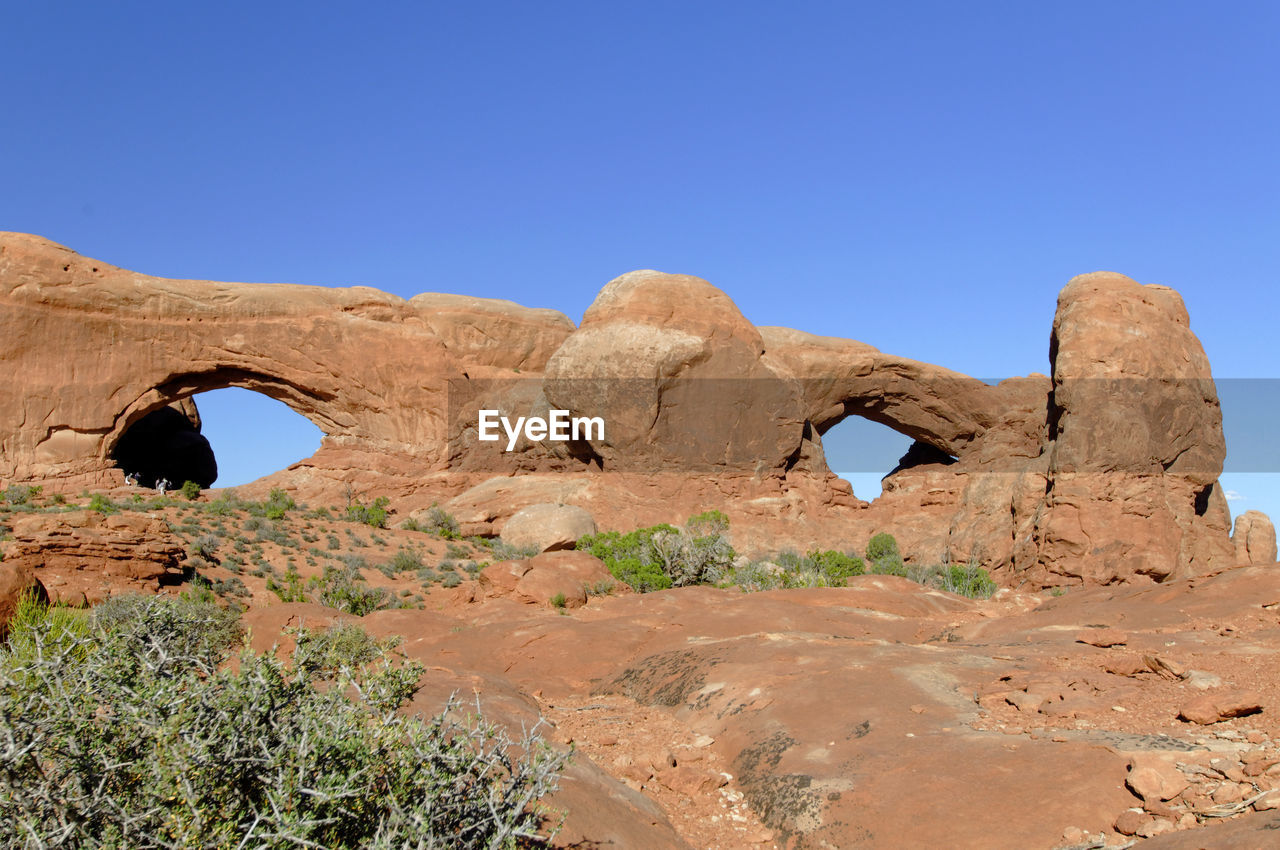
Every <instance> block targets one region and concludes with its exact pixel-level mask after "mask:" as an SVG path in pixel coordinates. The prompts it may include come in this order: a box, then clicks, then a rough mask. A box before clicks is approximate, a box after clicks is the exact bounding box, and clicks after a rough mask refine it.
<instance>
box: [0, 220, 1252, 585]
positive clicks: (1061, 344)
mask: <svg viewBox="0 0 1280 850" xmlns="http://www.w3.org/2000/svg"><path fill="white" fill-rule="evenodd" d="M0 328H3V329H4V333H3V334H2V335H0V360H3V361H4V363H5V365H6V367H7V369H8V372H9V374H11V375H12V376H13V380H10V381H8V382H6V383H5V384H4V385H3V386H0V481H24V482H25V481H31V482H41V483H44V484H45V486H46V489H47V490H49V491H50V492H53V491H56V490H62V491H64V492H66V491H78V490H79V489H80V488H82V487H85V486H92V487H103V486H111V485H114V484H118V483H119V482H120V481H121V480H122V476H123V473H124V471H125V469H127V468H128V466H129V465H133V466H138V465H139V463H138V461H137V460H134V459H133V458H135V457H136V453H134V451H133V449H132V448H131V446H134V445H137V444H142V445H147V446H153V447H154V446H159V445H160V444H159V443H157V442H156V441H153V440H152V439H151V438H149V437H145V438H142V439H139V438H137V437H135V436H133V435H134V429H138V428H150V427H151V425H152V423H153V422H154V420H155V418H157V417H162V418H163V419H165V420H168V422H167V423H160V425H161V426H162V427H161V431H162V432H163V434H164V435H166V436H165V439H166V440H177V441H178V442H179V443H182V441H183V440H185V441H186V442H185V443H184V444H183V445H179V446H178V447H177V448H175V449H173V450H172V451H169V450H165V451H162V452H161V453H162V454H165V455H166V456H167V457H168V458H169V461H170V462H172V463H178V462H179V461H181V462H183V463H185V462H186V460H183V457H184V456H185V457H186V458H187V459H192V458H194V461H193V462H194V463H195V466H194V467H191V466H187V467H183V468H184V469H195V471H193V472H192V474H193V475H195V474H202V473H200V472H199V469H198V467H199V466H200V464H201V463H203V462H204V461H208V464H207V465H209V466H210V467H211V468H212V466H211V465H212V463H213V458H212V457H204V455H203V454H202V451H203V450H202V448H201V447H200V445H199V443H198V441H196V440H195V439H194V438H195V437H198V433H197V434H195V435H194V437H193V435H192V433H191V432H190V431H189V430H188V429H186V427H185V426H184V425H183V424H182V422H179V421H178V420H179V419H183V420H184V421H192V422H193V427H195V426H194V421H193V420H192V417H193V416H194V415H195V414H194V409H193V408H191V407H189V408H187V409H182V408H181V407H179V408H176V409H175V408H174V407H173V406H174V405H182V404H184V403H186V400H188V399H189V397H190V396H191V395H193V394H195V393H198V392H201V391H204V390H209V389H215V388H220V387H228V386H238V387H244V388H248V389H252V390H257V391H259V392H263V393H265V394H267V395H269V396H271V397H273V398H276V399H279V400H280V401H283V402H284V403H285V404H287V405H289V406H290V407H292V408H293V409H294V410H296V411H297V412H299V413H301V414H302V415H304V416H306V417H307V418H309V419H310V420H311V421H313V422H314V423H316V425H318V426H319V427H320V428H321V430H322V431H323V432H324V434H325V437H324V440H323V442H322V445H321V448H320V450H319V451H318V452H317V453H316V454H315V455H314V456H312V457H311V458H308V459H306V460H304V461H300V462H299V463H297V464H295V465H294V466H292V467H290V468H289V469H287V470H283V471H281V472H280V473H277V474H275V475H273V476H272V477H271V478H270V479H269V480H268V481H267V482H264V484H263V485H262V486H267V485H268V484H269V485H270V486H283V487H286V488H287V489H290V490H291V491H293V492H294V493H295V494H296V496H297V497H298V498H310V499H316V500H330V501H337V500H338V499H339V498H340V497H341V495H342V494H347V495H350V494H351V493H353V492H354V493H356V494H357V495H365V496H367V497H369V498H372V497H374V496H378V495H386V496H389V497H390V498H391V499H392V506H393V508H394V509H395V510H397V511H399V512H400V513H401V514H402V515H403V514H408V513H411V512H413V511H414V510H417V509H421V508H423V507H425V506H426V505H429V504H431V503H433V502H436V501H440V502H444V503H447V505H448V506H449V507H450V509H451V510H454V511H455V512H456V513H457V515H458V519H459V520H460V521H461V522H462V524H463V530H464V532H468V533H477V532H480V533H487V534H495V533H497V532H498V531H500V530H501V528H502V525H503V523H504V522H506V521H507V520H508V519H510V518H511V516H512V515H513V514H514V513H516V511H518V510H519V509H520V508H523V507H526V506H528V505H532V504H536V503H539V502H549V501H550V502H564V503H567V504H573V505H578V506H580V507H582V508H584V509H586V510H588V511H590V512H591V514H592V515H593V516H594V517H595V518H596V520H597V522H599V524H600V526H601V527H602V528H623V529H625V528H632V527H635V526H636V525H638V524H642V523H646V522H657V521H670V522H677V523H678V522H681V521H683V520H684V519H685V518H686V517H687V516H688V515H689V514H691V513H695V512H698V511H701V510H706V509H709V508H717V509H722V510H724V511H726V512H727V513H728V514H729V516H730V518H731V519H732V520H733V522H734V529H735V535H737V536H736V537H735V543H736V544H738V545H739V547H740V548H744V549H749V550H750V549H755V550H757V551H758V550H761V549H765V548H769V547H772V548H773V549H774V550H776V549H778V548H782V547H786V546H792V547H795V548H801V549H802V548H806V547H810V546H814V545H821V546H823V547H824V548H830V547H835V548H853V547H861V546H863V545H865V543H866V541H867V539H868V538H870V537H871V536H872V535H873V534H875V533H877V532H879V531H890V532H892V533H894V534H895V536H897V537H898V539H899V542H900V544H901V545H902V549H903V552H904V554H905V555H906V556H907V558H908V559H909V560H914V561H938V560H942V559H944V558H945V559H949V560H950V561H951V562H953V563H954V562H959V561H970V560H973V561H977V562H980V563H982V564H984V565H986V566H987V567H989V568H992V569H994V570H996V571H997V574H998V575H999V576H1000V578H1001V580H1002V581H1004V582H1005V583H1008V584H1017V585H1019V586H1024V587H1043V586H1052V585H1061V584H1100V583H1101V584H1105V583H1112V582H1125V581H1133V580H1136V581H1163V580H1166V579H1168V578H1170V577H1175V576H1179V575H1191V574H1197V573H1201V572H1205V571H1207V570H1210V569H1212V568H1213V567H1214V566H1215V565H1224V564H1227V563H1229V562H1230V561H1231V560H1232V559H1233V557H1234V555H1233V552H1232V547H1231V543H1230V540H1229V538H1228V534H1229V528H1230V524H1229V517H1228V514H1227V511H1226V505H1225V500H1224V498H1223V496H1222V492H1221V490H1220V488H1219V487H1218V486H1217V483H1216V482H1217V477H1218V474H1219V473H1220V471H1221V468H1222V461H1223V457H1224V444H1223V437H1222V428H1221V416H1220V412H1219V409H1218V402H1217V396H1216V393H1215V390H1214V386H1213V382H1212V376H1211V374H1210V371H1209V364H1208V361H1207V359H1206V358H1205V355H1204V352H1203V349H1202V348H1201V346H1200V343H1199V341H1198V340H1197V339H1196V337H1195V335H1194V334H1193V333H1192V332H1191V330H1190V325H1189V320H1188V317H1187V313H1186V310H1185V308H1184V307H1183V304H1182V301H1181V299H1180V298H1179V297H1178V295H1177V294H1176V293H1175V292H1173V291H1172V290H1170V289H1167V288H1165V287H1160V286H1142V285H1139V284H1137V283H1135V282H1134V281H1132V280H1130V279H1128V278H1126V277H1123V276H1122V275H1116V274H1110V273H1097V274H1091V275H1084V276H1081V277H1078V278H1075V279H1074V280H1072V281H1071V282H1070V283H1069V284H1068V285H1067V287H1066V288H1065V289H1064V290H1063V292H1062V295H1061V297H1060V298H1059V303H1058V310H1057V314H1056V316H1055V318H1054V323H1053V331H1052V336H1051V340H1050V360H1051V364H1052V376H1051V377H1045V376H1043V375H1030V376H1028V377H1025V378H1013V379H1009V380H1006V381H1003V382H1001V383H999V384H997V385H994V386H993V385H989V384H987V383H984V382H982V381H979V380H976V379H974V378H970V377H968V376H966V375H962V374H959V373H956V372H953V371H950V370H947V369H945V368H942V367H939V366H933V365H930V364H926V363H920V362H916V361H912V360H908V359H905V358H901V357H897V356H893V355H889V354H885V353H882V352H880V351H877V350H876V349H874V348H872V347H870V346H868V345H865V344H862V343H859V342H855V341H852V340H844V339H833V338H828V337H817V336H813V335H810V334H806V333H803V332H801V331H796V330H790V329H786V328H771V327H764V328H757V327H755V326H753V325H752V324H751V323H750V322H748V321H747V320H746V318H745V317H743V315H742V314H741V312H740V311H739V310H738V309H737V307H736V306H735V305H734V304H733V302H732V301H731V300H730V299H729V298H728V296H726V295H725V294H724V293H723V292H721V291H720V290H718V289H716V288H715V287H713V286H712V285H711V284H709V283H707V282H706V281H703V280H700V279H698V278H693V277H688V276H684V275H668V274H662V273H659V272H653V271H641V272H632V273H630V274H626V275H623V276H622V277H620V278H617V279H616V280H614V281H611V282H610V283H609V284H607V285H606V286H605V287H604V289H603V290H602V291H601V292H600V294H599V296H598V297H597V298H596V300H595V302H594V303H593V304H592V305H591V306H590V308H589V309H588V310H587V311H586V314H585V315H584V318H583V322H582V326H581V327H580V328H575V327H574V326H573V323H572V322H571V321H570V320H569V319H568V318H567V317H565V316H563V315H561V314H559V313H556V312H554V311H549V310H533V309H528V308H524V307H520V306H518V305H515V304H512V303H510V302H505V301H491V300H485V299H479V298H469V297H464V296H457V295H441V294H424V295H418V296H415V297H414V298H412V299H409V300H407V301H406V300H404V299H401V298H397V297H395V296H392V295H388V294H385V293H381V292H378V291H376V290H372V289H368V288H365V287H353V288H349V289H330V288H322V287H308V286H293V285H283V284H275V285H262V284H230V283H214V282H207V281H179V280H167V279H161V278H153V277H147V276H145V275H141V274H135V273H132V272H128V271H124V270H122V269H118V268H115V267H112V266H109V265H107V264H105V263H102V262H99V261H95V260H90V259H88V258H85V257H81V256H80V255H78V254H75V253H74V252H73V251H71V250H69V249H67V248H64V247H62V246H59V245H56V244H54V243H52V242H49V241H47V240H44V239H41V238H39V237H34V236H28V235H23V234H12V233H11V234H3V235H0ZM51 350H56V351H60V352H66V353H67V354H66V356H63V357H58V358H53V357H50V356H49V355H48V353H49V351H51ZM481 408H486V409H495V410H499V411H501V412H502V413H503V414H504V415H510V416H512V417H518V416H531V415H539V416H544V415H545V414H546V413H547V411H549V410H551V409H562V410H568V411H570V412H571V413H573V414H574V415H577V416H586V417H600V418H602V419H603V420H604V421H605V422H607V431H606V433H605V435H604V436H603V437H593V438H582V439H576V440H571V441H567V442H563V443H553V442H540V441H537V440H530V439H526V438H525V437H521V438H519V440H518V441H517V445H515V447H514V451H511V452H505V451H503V448H505V446H504V445H503V444H502V443H500V442H487V441H484V440H481V439H480V438H479V437H480V435H479V433H478V427H477V419H476V417H477V413H478V410H479V409H481ZM166 410H175V411H176V412H174V413H169V412H165V411H166ZM181 414H185V416H184V415H181ZM848 416H863V417H866V418H868V419H872V420H874V421H876V422H880V423H882V424H885V425H887V426H889V427H891V428H893V429H895V430H897V431H899V432H901V433H903V434H905V435H907V436H909V437H911V438H913V439H914V440H915V441H916V445H915V446H914V447H913V449H912V451H910V452H908V454H907V456H906V457H905V458H904V461H903V463H902V464H900V466H899V468H898V469H897V470H895V471H894V473H893V474H892V475H891V476H889V477H888V478H887V479H886V481H885V483H884V491H885V495H884V496H882V497H881V498H880V499H878V500H877V501H876V502H874V503H872V504H870V505H868V504H867V503H865V502H863V501H861V500H859V499H857V498H856V497H855V496H854V494H853V493H852V492H851V491H850V489H849V487H848V484H847V483H846V482H843V481H841V480H840V479H838V478H837V477H836V476H835V475H834V474H833V473H832V472H831V471H830V469H829V468H828V466H827V463H826V460H825V457H824V453H823V448H822V436H823V434H825V433H827V432H828V431H829V429H830V428H832V427H833V426H835V425H836V424H838V423H839V422H840V421H842V420H843V419H845V418H847V417H848ZM197 418H198V417H197ZM174 426H177V428H176V429H175V428H174ZM197 430H198V429H197ZM183 446H185V448H184V447H183ZM215 449H216V447H215ZM122 466H124V467H125V469H122V468H121V467H122ZM129 471H137V470H129ZM154 474H156V475H159V474H161V473H159V472H156V473H154ZM182 477H186V476H185V473H183V475H182ZM171 480H174V481H175V483H180V482H178V481H176V480H175V479H171ZM192 480H197V481H198V482H200V483H203V482H204V481H205V480H207V475H204V476H203V477H202V478H200V479H196V478H193V479H192ZM249 489H250V490H252V489H253V488H252V487H251V488H249Z"/></svg>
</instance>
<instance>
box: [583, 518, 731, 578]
mask: <svg viewBox="0 0 1280 850" xmlns="http://www.w3.org/2000/svg"><path fill="white" fill-rule="evenodd" d="M728 526H729V520H728V518H727V517H726V516H725V515H724V514H722V513H720V512H719V511H708V512H706V513H704V514H698V515H697V516H692V517H690V518H689V521H688V523H686V524H685V527H684V528H683V529H678V528H675V527H674V526H671V525H667V524H665V523H664V524H662V525H655V526H650V527H649V528H639V529H636V530H635V531H630V532H627V533H626V534H621V533H619V532H617V531H606V532H603V533H600V534H591V535H588V536H586V537H583V538H582V539H581V540H579V541H578V544H577V548H579V549H582V550H584V551H587V552H590V553H591V554H592V555H595V556H596V557H597V558H599V559H600V560H602V561H604V563H605V565H606V566H608V567H609V572H611V573H612V574H613V576H614V578H616V579H618V580H619V581H623V582H626V583H627V584H629V585H631V587H632V588H634V589H635V590H637V591H639V592H641V593H645V592H648V591H652V590H663V589H665V588H668V587H682V586H685V585H691V584H706V583H711V582H715V581H719V580H720V579H721V578H722V577H723V576H724V574H725V573H726V572H727V571H728V570H729V568H730V567H731V565H732V564H733V559H734V557H735V555H734V551H733V548H732V547H731V546H730V545H729V541H728V540H727V539H726V538H725V533H726V531H727V530H728Z"/></svg>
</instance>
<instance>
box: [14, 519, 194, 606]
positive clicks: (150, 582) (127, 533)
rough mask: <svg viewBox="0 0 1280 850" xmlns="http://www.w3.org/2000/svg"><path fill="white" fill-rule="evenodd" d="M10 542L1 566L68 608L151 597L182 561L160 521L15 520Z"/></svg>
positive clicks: (178, 547)
mask: <svg viewBox="0 0 1280 850" xmlns="http://www.w3.org/2000/svg"><path fill="white" fill-rule="evenodd" d="M11 522H12V526H13V532H12V537H13V539H12V540H10V541H8V542H6V543H3V544H0V552H2V553H3V555H4V564H5V565H6V566H7V567H13V568H15V569H20V570H30V572H31V573H32V574H33V575H34V576H35V577H36V578H37V579H39V581H40V582H41V583H42V584H43V585H44V587H45V588H46V589H47V591H48V594H49V597H50V598H51V599H54V600H61V601H64V602H68V603H71V604H82V603H84V602H99V601H101V600H103V599H106V598H107V597H108V596H111V595H113V594H117V593H122V592H128V591H133V592H148V593H154V592H156V591H157V590H158V589H159V588H160V586H161V584H162V582H163V581H164V580H165V579H166V578H170V579H173V580H177V579H178V578H179V577H180V575H181V569H180V566H179V565H180V564H181V562H182V559H183V558H184V557H185V555H186V551H185V550H184V548H183V546H182V542H181V541H180V540H179V539H178V538H177V537H176V536H174V535H173V534H172V533H171V532H170V531H169V527H168V525H167V524H166V523H165V522H164V520H162V519H156V518H153V517H149V516H147V515H145V514H128V513H126V514H107V515H104V514H101V513H98V512H97V511H68V512H66V513H37V514H27V515H22V516H17V517H14V518H13V520H11Z"/></svg>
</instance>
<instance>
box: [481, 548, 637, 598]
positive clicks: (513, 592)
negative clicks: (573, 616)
mask: <svg viewBox="0 0 1280 850" xmlns="http://www.w3.org/2000/svg"><path fill="white" fill-rule="evenodd" d="M621 587H625V585H622V584H621V583H620V582H619V581H618V580H617V579H615V578H614V577H613V574H612V573H610V572H609V568H608V567H606V566H605V565H604V562H603V561H601V560H600V559H599V558H596V557H595V556H593V555H591V554H589V553H587V552H576V551H568V552H544V553H542V554H541V555H536V556H534V557H532V558H529V559H528V560H524V561H501V562H499V563H496V564H491V565H490V566H488V567H485V568H484V570H482V571H481V573H480V589H481V592H482V593H483V594H484V595H485V597H487V598H496V597H510V598H512V599H515V600H516V601H517V602H523V603H525V604H528V605H550V604H553V602H554V601H555V600H556V599H557V598H563V601H564V604H563V605H562V606H561V607H564V608H580V607H582V606H583V605H585V604H587V596H588V595H589V594H590V592H592V591H594V590H595V589H597V588H610V589H612V590H617V589H619V588H621Z"/></svg>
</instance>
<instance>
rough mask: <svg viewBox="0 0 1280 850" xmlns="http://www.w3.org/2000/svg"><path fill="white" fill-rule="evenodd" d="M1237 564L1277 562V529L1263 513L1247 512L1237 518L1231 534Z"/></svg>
mask: <svg viewBox="0 0 1280 850" xmlns="http://www.w3.org/2000/svg"><path fill="white" fill-rule="evenodd" d="M1231 542H1232V543H1234V544H1235V549H1236V563H1237V564H1274V563H1275V562H1276V527H1275V526H1274V525H1273V524H1272V523H1271V518H1270V517H1268V516H1267V515H1266V514H1264V513H1263V512H1262V511H1245V512H1244V513H1242V514H1240V516H1238V517H1236V524H1235V529H1234V530H1233V531H1232V532H1231Z"/></svg>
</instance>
